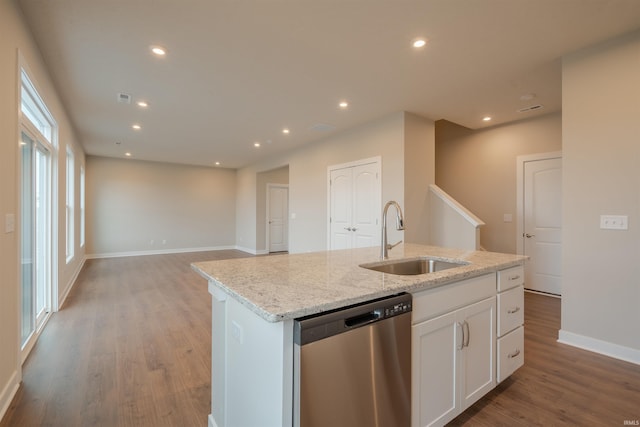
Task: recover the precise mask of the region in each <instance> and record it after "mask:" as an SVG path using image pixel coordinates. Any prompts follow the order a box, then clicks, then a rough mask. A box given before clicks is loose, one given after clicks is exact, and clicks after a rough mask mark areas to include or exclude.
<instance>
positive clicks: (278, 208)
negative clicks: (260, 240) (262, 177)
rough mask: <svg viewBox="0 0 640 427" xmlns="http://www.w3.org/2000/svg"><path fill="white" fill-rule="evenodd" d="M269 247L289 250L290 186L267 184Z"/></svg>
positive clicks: (271, 250) (274, 250)
mask: <svg viewBox="0 0 640 427" xmlns="http://www.w3.org/2000/svg"><path fill="white" fill-rule="evenodd" d="M266 228H267V247H268V249H269V252H284V251H287V250H289V186H288V185H285V184H267V227H266Z"/></svg>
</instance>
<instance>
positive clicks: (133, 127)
mask: <svg viewBox="0 0 640 427" xmlns="http://www.w3.org/2000/svg"><path fill="white" fill-rule="evenodd" d="M131 128H132V129H134V130H140V129H142V126H140V125H139V124H135V125H131Z"/></svg>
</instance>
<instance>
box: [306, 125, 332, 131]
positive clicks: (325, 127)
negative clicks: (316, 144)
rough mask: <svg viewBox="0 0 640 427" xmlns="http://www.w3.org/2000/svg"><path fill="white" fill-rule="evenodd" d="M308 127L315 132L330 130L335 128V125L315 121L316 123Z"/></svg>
mask: <svg viewBox="0 0 640 427" xmlns="http://www.w3.org/2000/svg"><path fill="white" fill-rule="evenodd" d="M310 129H311V130H314V131H316V132H330V131H332V130H335V129H336V127H335V126H333V125H328V124H326V123H317V124H315V125H313V126H311V128H310Z"/></svg>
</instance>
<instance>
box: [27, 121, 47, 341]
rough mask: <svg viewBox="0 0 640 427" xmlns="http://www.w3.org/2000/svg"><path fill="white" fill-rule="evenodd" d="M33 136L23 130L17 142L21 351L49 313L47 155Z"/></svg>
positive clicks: (41, 144) (45, 147)
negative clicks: (19, 213)
mask: <svg viewBox="0 0 640 427" xmlns="http://www.w3.org/2000/svg"><path fill="white" fill-rule="evenodd" d="M36 135H37V133H36V132H29V131H28V130H27V129H24V128H23V130H22V132H21V139H20V148H21V150H20V154H21V181H20V186H21V188H20V208H21V209H20V212H21V221H20V224H21V242H20V243H21V244H20V256H21V264H22V269H21V291H22V315H21V318H22V328H21V342H22V349H23V350H24V349H25V348H26V347H27V346H30V345H32V344H33V343H32V338H35V332H36V331H37V330H38V329H39V328H40V326H41V325H42V322H43V321H44V320H45V318H46V316H47V315H48V313H49V312H50V311H51V283H52V280H51V278H52V276H51V240H52V239H51V236H52V233H51V231H52V230H51V212H52V210H51V188H52V187H51V181H52V178H51V151H50V149H49V148H48V146H47V144H46V143H43V142H41V141H40V140H39V138H37V137H36Z"/></svg>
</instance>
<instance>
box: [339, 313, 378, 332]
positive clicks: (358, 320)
mask: <svg viewBox="0 0 640 427" xmlns="http://www.w3.org/2000/svg"><path fill="white" fill-rule="evenodd" d="M382 314H383V313H382V310H379V309H378V310H372V311H368V312H366V313H361V314H358V315H357V316H353V317H349V318H347V319H344V325H345V326H346V327H347V328H357V327H358V326H362V325H366V324H367V323H371V322H375V321H376V320H378V319H380V317H382Z"/></svg>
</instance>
